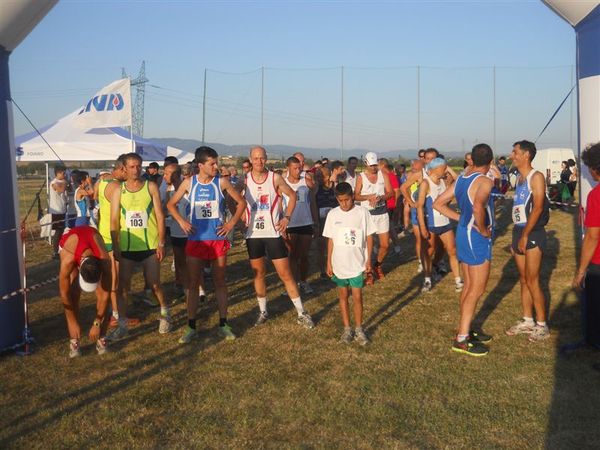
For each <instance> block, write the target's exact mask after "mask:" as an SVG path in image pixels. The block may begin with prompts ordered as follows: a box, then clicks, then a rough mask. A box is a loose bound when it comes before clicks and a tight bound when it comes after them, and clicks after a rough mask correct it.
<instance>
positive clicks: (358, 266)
mask: <svg viewBox="0 0 600 450" xmlns="http://www.w3.org/2000/svg"><path fill="white" fill-rule="evenodd" d="M353 194H354V193H353V192H352V186H350V184H349V183H345V182H342V183H340V184H338V185H337V186H336V188H335V196H336V198H337V201H338V203H339V205H340V206H338V207H336V208H334V209H332V210H331V212H330V213H329V215H328V216H327V220H326V222H325V228H324V229H323V236H325V237H326V238H328V242H327V274H328V275H329V276H330V277H332V280H333V281H334V282H335V284H336V285H337V286H338V294H339V298H340V311H341V313H342V321H343V323H344V333H343V334H342V337H341V341H342V342H344V343H346V344H349V343H350V342H351V341H352V338H353V337H354V340H355V341H356V342H358V343H359V344H360V345H367V344H368V343H369V339H368V338H367V335H366V334H365V332H364V330H363V328H362V315H363V305H362V288H363V286H364V274H365V273H369V272H370V271H371V258H370V255H371V251H372V249H373V234H374V233H375V232H376V228H375V224H374V223H373V216H372V215H371V214H370V213H369V211H368V210H367V209H366V208H363V207H362V206H359V205H355V204H354V195H353ZM350 294H352V303H353V309H354V325H355V327H356V328H355V330H354V334H353V333H352V328H351V327H350V312H349V309H350V308H349V306H348V297H349V296H350Z"/></svg>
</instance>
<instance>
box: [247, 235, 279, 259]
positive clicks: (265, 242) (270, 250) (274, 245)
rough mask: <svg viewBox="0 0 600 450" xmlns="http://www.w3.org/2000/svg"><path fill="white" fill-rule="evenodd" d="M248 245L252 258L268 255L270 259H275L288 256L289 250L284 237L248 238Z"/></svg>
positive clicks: (249, 254)
mask: <svg viewBox="0 0 600 450" xmlns="http://www.w3.org/2000/svg"><path fill="white" fill-rule="evenodd" d="M246 247H247V248H248V256H249V258H250V259H258V258H263V257H264V256H268V257H269V259H271V260H274V259H281V258H287V256H288V250H287V247H286V246H285V243H284V242H283V238H282V237H277V238H251V239H246Z"/></svg>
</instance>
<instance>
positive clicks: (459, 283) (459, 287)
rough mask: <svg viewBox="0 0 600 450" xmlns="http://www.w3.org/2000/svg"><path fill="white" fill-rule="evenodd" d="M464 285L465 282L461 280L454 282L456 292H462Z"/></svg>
mask: <svg viewBox="0 0 600 450" xmlns="http://www.w3.org/2000/svg"><path fill="white" fill-rule="evenodd" d="M464 287H465V283H463V281H462V280H460V281H455V282H454V290H455V291H456V292H462V290H463V288H464Z"/></svg>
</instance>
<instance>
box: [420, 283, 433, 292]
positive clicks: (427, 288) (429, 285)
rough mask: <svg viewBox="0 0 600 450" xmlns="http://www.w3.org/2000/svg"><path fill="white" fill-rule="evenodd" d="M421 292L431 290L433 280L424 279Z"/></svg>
mask: <svg viewBox="0 0 600 450" xmlns="http://www.w3.org/2000/svg"><path fill="white" fill-rule="evenodd" d="M421 292H431V281H429V280H425V281H423V287H421Z"/></svg>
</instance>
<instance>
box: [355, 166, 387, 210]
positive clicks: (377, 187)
mask: <svg viewBox="0 0 600 450" xmlns="http://www.w3.org/2000/svg"><path fill="white" fill-rule="evenodd" d="M360 177H361V178H362V189H361V191H360V195H370V194H375V195H384V194H385V181H384V178H383V173H382V172H381V170H378V171H377V180H376V181H375V183H371V182H370V181H369V179H368V178H367V175H366V174H365V173H364V172H361V173H360ZM361 206H364V207H365V208H367V209H368V210H369V211H372V212H374V211H375V210H380V209H382V208H383V212H387V209H386V206H385V200H381V201H380V202H379V203H378V204H377V205H375V206H374V207H373V206H371V205H370V204H369V202H368V201H366V200H365V201H363V202H361Z"/></svg>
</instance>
